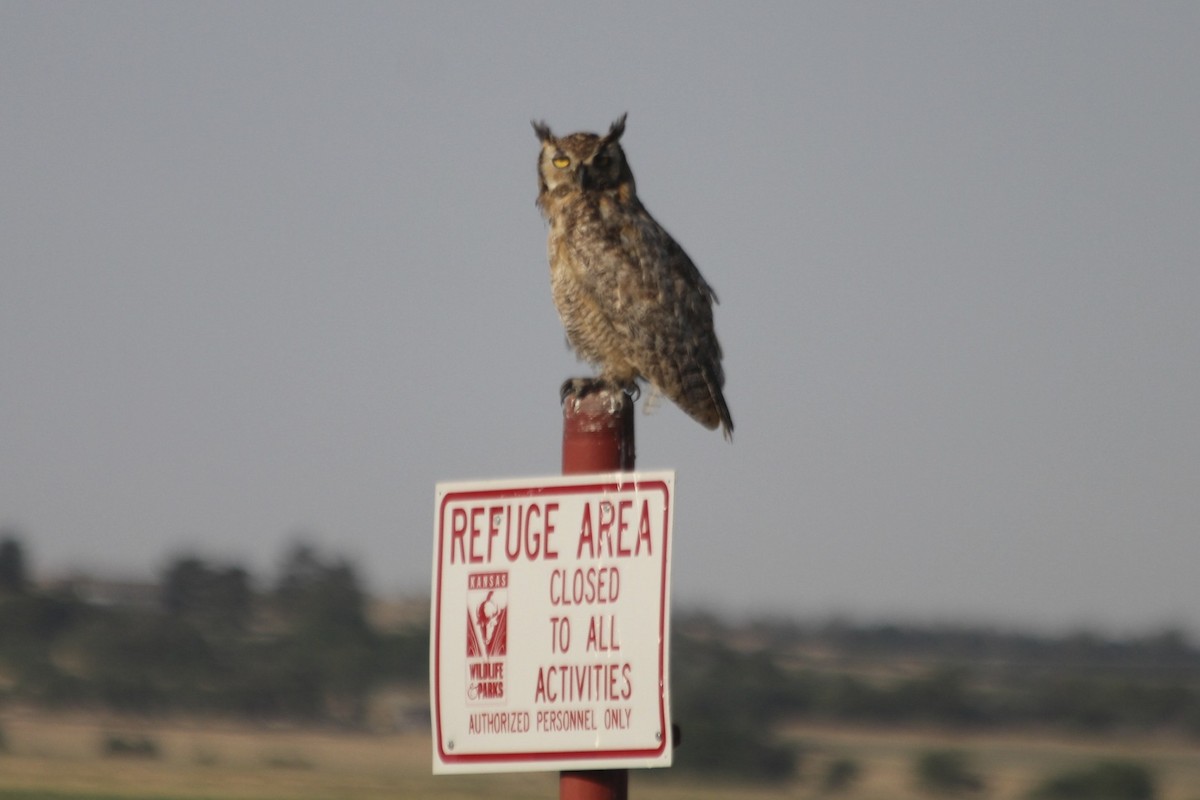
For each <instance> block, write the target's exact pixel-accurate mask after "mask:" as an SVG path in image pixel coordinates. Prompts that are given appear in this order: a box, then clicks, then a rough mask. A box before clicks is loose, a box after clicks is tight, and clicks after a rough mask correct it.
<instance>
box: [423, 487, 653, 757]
mask: <svg viewBox="0 0 1200 800" xmlns="http://www.w3.org/2000/svg"><path fill="white" fill-rule="evenodd" d="M674 487H675V473H674V472H640V473H637V472H626V473H605V474H599V475H574V476H566V477H558V476H556V477H551V478H536V479H524V480H514V481H503V482H501V481H492V482H484V483H440V484H438V486H437V518H436V521H435V523H434V548H433V602H432V604H431V605H432V608H431V613H430V638H431V642H430V654H429V661H430V665H429V668H430V704H431V716H432V721H433V771H434V772H435V773H456V772H516V771H537V770H564V769H617V768H625V767H666V766H670V764H671V716H670V704H669V692H668V678H669V667H670V665H669V663H668V653H669V647H668V642H669V636H670V614H669V608H670V603H669V600H670V592H669V587H670V577H671V550H670V548H671V535H672V533H673V531H672V519H673V514H674V507H673V504H672V497H673V495H674Z"/></svg>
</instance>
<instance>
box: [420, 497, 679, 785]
mask: <svg viewBox="0 0 1200 800" xmlns="http://www.w3.org/2000/svg"><path fill="white" fill-rule="evenodd" d="M585 477H586V479H587V480H586V481H583V479H584V478H585ZM580 480H581V481H583V482H580V483H564V484H556V485H551V486H526V487H523V488H515V487H512V486H507V487H505V486H501V487H497V488H494V489H473V490H467V491H450V492H447V493H446V495H445V496H444V497H443V498H442V501H441V503H440V504H439V505H438V525H437V584H436V586H435V587H434V603H435V610H434V619H435V620H436V622H435V624H434V628H433V630H432V631H431V634H430V636H431V641H430V648H431V650H432V653H431V654H430V657H431V663H432V671H433V675H432V676H431V679H432V684H433V696H434V714H433V717H434V719H433V728H434V730H433V733H434V740H435V741H436V743H437V745H436V746H437V754H438V759H439V760H440V761H441V762H442V763H444V764H492V763H495V764H508V765H512V764H519V763H522V762H535V761H537V762H553V761H589V760H595V761H600V760H613V759H622V758H628V759H653V758H658V757H660V756H662V754H663V752H664V751H665V750H666V748H667V745H668V744H669V742H670V737H671V733H670V727H669V724H668V722H667V709H666V695H667V692H666V687H667V676H666V670H665V668H666V648H667V645H668V643H667V641H666V624H667V567H668V565H669V563H670V561H669V554H670V552H671V547H670V538H671V529H670V521H671V490H670V487H669V486H668V485H667V481H666V480H664V479H662V478H650V479H647V480H638V479H634V480H628V479H626V480H621V479H609V480H603V481H597V480H596V476H592V475H589V476H580ZM631 486H632V487H633V490H634V491H647V490H649V491H653V490H659V491H661V492H662V493H663V548H662V550H663V554H662V565H661V573H660V576H659V578H660V580H659V598H658V685H659V687H660V688H659V693H658V720H659V730H660V731H662V738H661V740H660V741H659V743H658V745H657V746H655V747H651V748H641V749H625V750H596V749H589V750H570V751H560V750H551V751H546V752H506V753H469V754H466V755H455V754H454V753H450V752H447V751H446V750H445V748H444V747H443V741H442V740H443V737H442V690H441V677H442V673H441V639H442V569H443V567H444V565H445V560H444V552H443V545H444V542H445V538H446V537H445V524H446V505H447V504H448V503H450V502H451V501H454V502H462V501H464V500H479V499H499V498H505V499H507V498H519V497H551V496H555V495H564V494H585V493H591V492H603V491H613V490H618V491H625V490H627V489H629V487H631Z"/></svg>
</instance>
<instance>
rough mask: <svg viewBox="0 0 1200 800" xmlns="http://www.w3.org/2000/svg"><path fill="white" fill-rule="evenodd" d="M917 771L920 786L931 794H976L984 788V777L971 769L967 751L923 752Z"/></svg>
mask: <svg viewBox="0 0 1200 800" xmlns="http://www.w3.org/2000/svg"><path fill="white" fill-rule="evenodd" d="M915 772H916V778H917V786H918V788H920V789H921V790H922V791H925V792H929V793H930V794H939V795H965V794H975V793H977V792H982V791H983V788H984V783H983V778H982V777H981V776H980V775H978V774H977V773H976V772H974V771H973V770H972V769H971V766H970V763H969V761H968V759H967V755H966V753H962V752H959V751H957V750H931V751H929V752H926V753H922V754H921V755H920V756H919V757H918V758H917V762H916V764H915Z"/></svg>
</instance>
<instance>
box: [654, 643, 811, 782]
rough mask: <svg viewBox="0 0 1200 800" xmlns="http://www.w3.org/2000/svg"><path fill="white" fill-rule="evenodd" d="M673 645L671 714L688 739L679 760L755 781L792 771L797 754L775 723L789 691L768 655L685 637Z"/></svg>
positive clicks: (786, 709)
mask: <svg viewBox="0 0 1200 800" xmlns="http://www.w3.org/2000/svg"><path fill="white" fill-rule="evenodd" d="M673 652H674V655H673V658H672V660H673V662H674V664H675V669H674V683H673V686H672V700H671V703H672V714H673V716H674V717H675V719H677V720H678V721H679V723H680V725H681V727H682V731H683V739H684V744H683V746H682V747H681V748H680V749H679V752H678V753H677V763H678V765H679V766H680V767H681V768H683V769H687V770H691V771H694V772H702V773H709V774H724V775H731V776H736V777H739V778H744V779H750V780H758V781H780V780H786V779H788V778H791V777H792V776H793V775H794V774H795V773H796V770H797V767H798V763H799V760H800V753H799V751H798V750H797V749H796V748H794V747H792V746H790V745H789V744H787V743H785V742H782V741H780V740H779V738H778V735H777V732H776V724H777V723H778V721H779V720H780V719H781V718H782V717H783V716H785V715H787V714H788V713H789V712H790V711H791V709H792V707H793V704H792V697H791V694H790V687H789V684H788V681H787V677H786V676H785V675H784V674H783V672H782V671H781V670H780V669H779V667H778V666H777V665H776V664H775V662H774V661H773V660H772V659H771V658H770V656H768V655H767V654H765V653H749V654H748V653H742V652H739V651H736V650H734V649H732V648H730V647H728V646H727V645H725V644H724V643H722V642H720V641H711V642H704V641H698V640H695V639H690V638H687V637H682V636H681V637H677V638H676V640H675V643H674V647H673Z"/></svg>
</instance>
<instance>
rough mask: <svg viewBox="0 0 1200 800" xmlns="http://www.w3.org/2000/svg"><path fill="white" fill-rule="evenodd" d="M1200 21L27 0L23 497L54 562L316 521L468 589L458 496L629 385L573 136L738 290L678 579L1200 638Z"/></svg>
mask: <svg viewBox="0 0 1200 800" xmlns="http://www.w3.org/2000/svg"><path fill="white" fill-rule="evenodd" d="M1198 41H1200V5H1198V4H1196V3H1190V2H1182V3H1114V4H1107V3H1098V2H1087V3H1071V2H1057V3H1041V2H1030V3H992V4H979V3H966V4H964V3H891V2H887V3H884V2H878V3H869V2H868V3H844V2H830V3H822V4H785V3H746V2H741V3H736V4H734V3H723V4H701V3H670V4H668V3H659V4H654V3H649V4H648V3H642V2H636V3H629V4H624V3H620V2H613V3H607V4H604V5H602V6H597V5H596V4H595V3H584V4H564V3H557V2H556V3H537V4H533V3H474V4H449V3H429V4H403V3H400V4H374V3H371V4H367V3H324V4H303V3H228V4H222V3H191V4H183V3H61V2H42V3H28V2H0V186H2V188H0V245H2V250H0V259H2V260H0V525H2V526H6V527H8V528H11V529H15V530H17V531H19V532H20V533H21V534H22V536H23V537H24V539H25V541H26V543H27V545H28V546H29V549H30V556H31V560H32V562H33V565H34V566H35V567H36V569H37V571H38V572H39V573H40V574H44V575H49V574H61V573H62V572H64V571H66V570H68V569H72V568H85V569H89V570H98V571H102V572H105V573H107V574H110V575H149V574H153V573H155V572H157V571H158V570H159V569H161V568H162V566H163V565H164V563H166V561H167V560H168V559H169V558H171V557H172V556H173V555H174V554H177V553H180V552H184V551H198V552H199V553H201V554H202V555H205V556H207V557H211V558H214V559H220V560H237V561H244V562H246V563H248V564H249V565H250V566H251V567H252V568H254V569H255V570H256V571H261V572H263V573H264V574H269V571H270V570H272V569H274V567H275V565H276V564H277V563H278V561H279V560H280V558H281V555H282V553H283V550H284V548H285V546H286V544H287V543H288V542H289V541H291V540H292V539H293V538H294V537H295V536H297V535H306V536H308V537H309V538H310V539H311V540H313V541H316V542H318V543H319V544H320V545H321V546H323V547H326V548H327V549H328V550H329V551H330V552H337V553H341V554H345V555H346V556H348V557H350V558H352V559H354V560H355V561H356V562H357V563H359V564H360V566H361V567H362V570H363V572H364V574H365V576H366V577H367V578H368V579H369V582H370V585H371V586H372V587H373V588H375V589H377V590H379V591H388V592H390V591H396V590H401V591H406V592H411V593H420V592H427V591H428V587H429V576H430V560H431V545H432V537H433V533H432V529H433V516H434V485H435V483H436V482H437V481H438V480H451V479H468V478H479V477H488V478H492V477H504V476H528V475H542V474H555V473H557V472H558V471H559V467H560V465H559V453H560V451H559V446H560V437H561V415H560V411H559V405H558V387H559V384H560V383H561V381H562V380H563V379H564V378H566V377H568V376H571V375H576V374H587V372H588V369H587V368H586V366H585V365H582V364H579V363H577V362H576V361H575V359H574V357H573V356H572V355H571V354H570V352H569V351H568V350H567V348H566V346H565V343H564V337H563V333H562V328H561V326H560V324H559V322H558V318H557V315H556V313H555V311H554V307H553V303H552V301H551V298H550V292H549V284H548V272H547V266H546V253H545V235H546V229H545V224H544V223H543V221H542V219H541V218H540V216H539V214H538V212H537V210H536V209H535V207H534V204H533V200H534V196H535V193H536V174H535V168H534V165H535V157H536V152H537V140H536V138H535V136H534V133H533V131H532V130H531V129H530V126H529V121H530V119H532V118H538V119H542V118H544V119H545V120H546V121H547V122H548V123H549V124H550V125H551V127H552V128H553V129H554V130H555V131H556V132H559V133H568V132H571V131H574V130H580V129H584V130H602V129H606V128H607V126H608V124H609V123H610V122H611V121H612V119H613V118H615V117H616V116H618V115H619V114H620V113H622V112H624V111H628V112H629V123H628V128H627V130H626V134H625V137H624V140H623V141H624V144H625V148H626V152H627V154H628V156H629V159H630V162H631V164H632V166H633V170H634V173H635V174H636V176H637V180H638V188H639V191H640V194H641V196H642V199H643V200H644V202H645V203H646V205H647V206H648V207H649V208H650V210H651V211H652V212H653V213H654V214H655V215H656V216H657V217H658V219H659V220H660V221H661V222H663V224H664V225H665V226H666V227H667V228H668V229H669V230H670V231H671V232H672V233H673V234H674V235H675V236H676V237H677V238H678V239H679V240H680V242H681V243H683V245H684V247H685V248H686V249H687V250H688V252H689V253H690V254H691V256H692V258H693V259H694V260H695V262H696V263H697V265H698V266H699V267H700V269H701V271H702V272H703V273H704V275H705V277H706V278H707V279H708V280H709V282H710V283H711V284H712V285H713V286H714V287H715V289H716V290H717V292H718V294H719V295H720V298H721V304H720V306H719V307H718V308H717V317H716V320H717V331H718V333H719V335H720V337H721V341H722V344H723V346H724V349H725V353H726V361H725V363H726V371H727V375H728V384H727V390H726V396H727V397H728V399H729V403H730V405H731V408H732V410H733V416H734V420H735V422H736V425H737V431H736V436H735V441H734V443H733V444H732V445H729V444H727V443H726V442H725V441H724V440H722V438H721V436H720V435H719V434H717V433H713V432H709V431H706V430H704V429H703V428H701V427H700V426H699V425H697V424H696V423H694V422H692V421H691V420H690V419H688V418H687V417H685V416H684V415H683V414H682V413H680V412H679V411H678V410H676V409H675V408H674V407H673V406H671V405H669V404H663V405H661V406H660V407H659V408H658V409H657V410H656V411H654V412H653V413H652V414H650V415H648V416H647V415H643V414H642V413H641V412H640V411H639V413H638V417H637V426H638V456H639V461H638V464H639V466H640V467H642V468H645V469H659V468H675V469H677V470H678V477H677V496H676V503H677V510H676V529H677V539H676V550H675V554H674V555H675V561H674V589H675V596H676V601H677V605H681V604H684V605H690V604H702V605H705V606H708V607H710V608H713V609H717V610H722V611H729V612H736V613H743V612H759V611H769V612H777V613H781V614H796V615H803V616H823V615H827V614H831V613H843V614H849V615H853V616H855V617H857V618H860V619H868V620H874V619H900V620H966V621H984V622H993V623H997V624H1001V625H1005V626H1024V625H1034V626H1039V627H1042V628H1048V629H1067V628H1070V627H1072V626H1076V625H1090V626H1096V627H1099V628H1101V629H1103V630H1110V631H1117V632H1123V631H1133V630H1143V629H1149V628H1154V627H1160V626H1164V625H1182V626H1187V627H1188V628H1189V629H1190V630H1191V631H1192V632H1194V633H1200V147H1198V146H1197V142H1198V141H1200V47H1197V42H1198Z"/></svg>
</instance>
